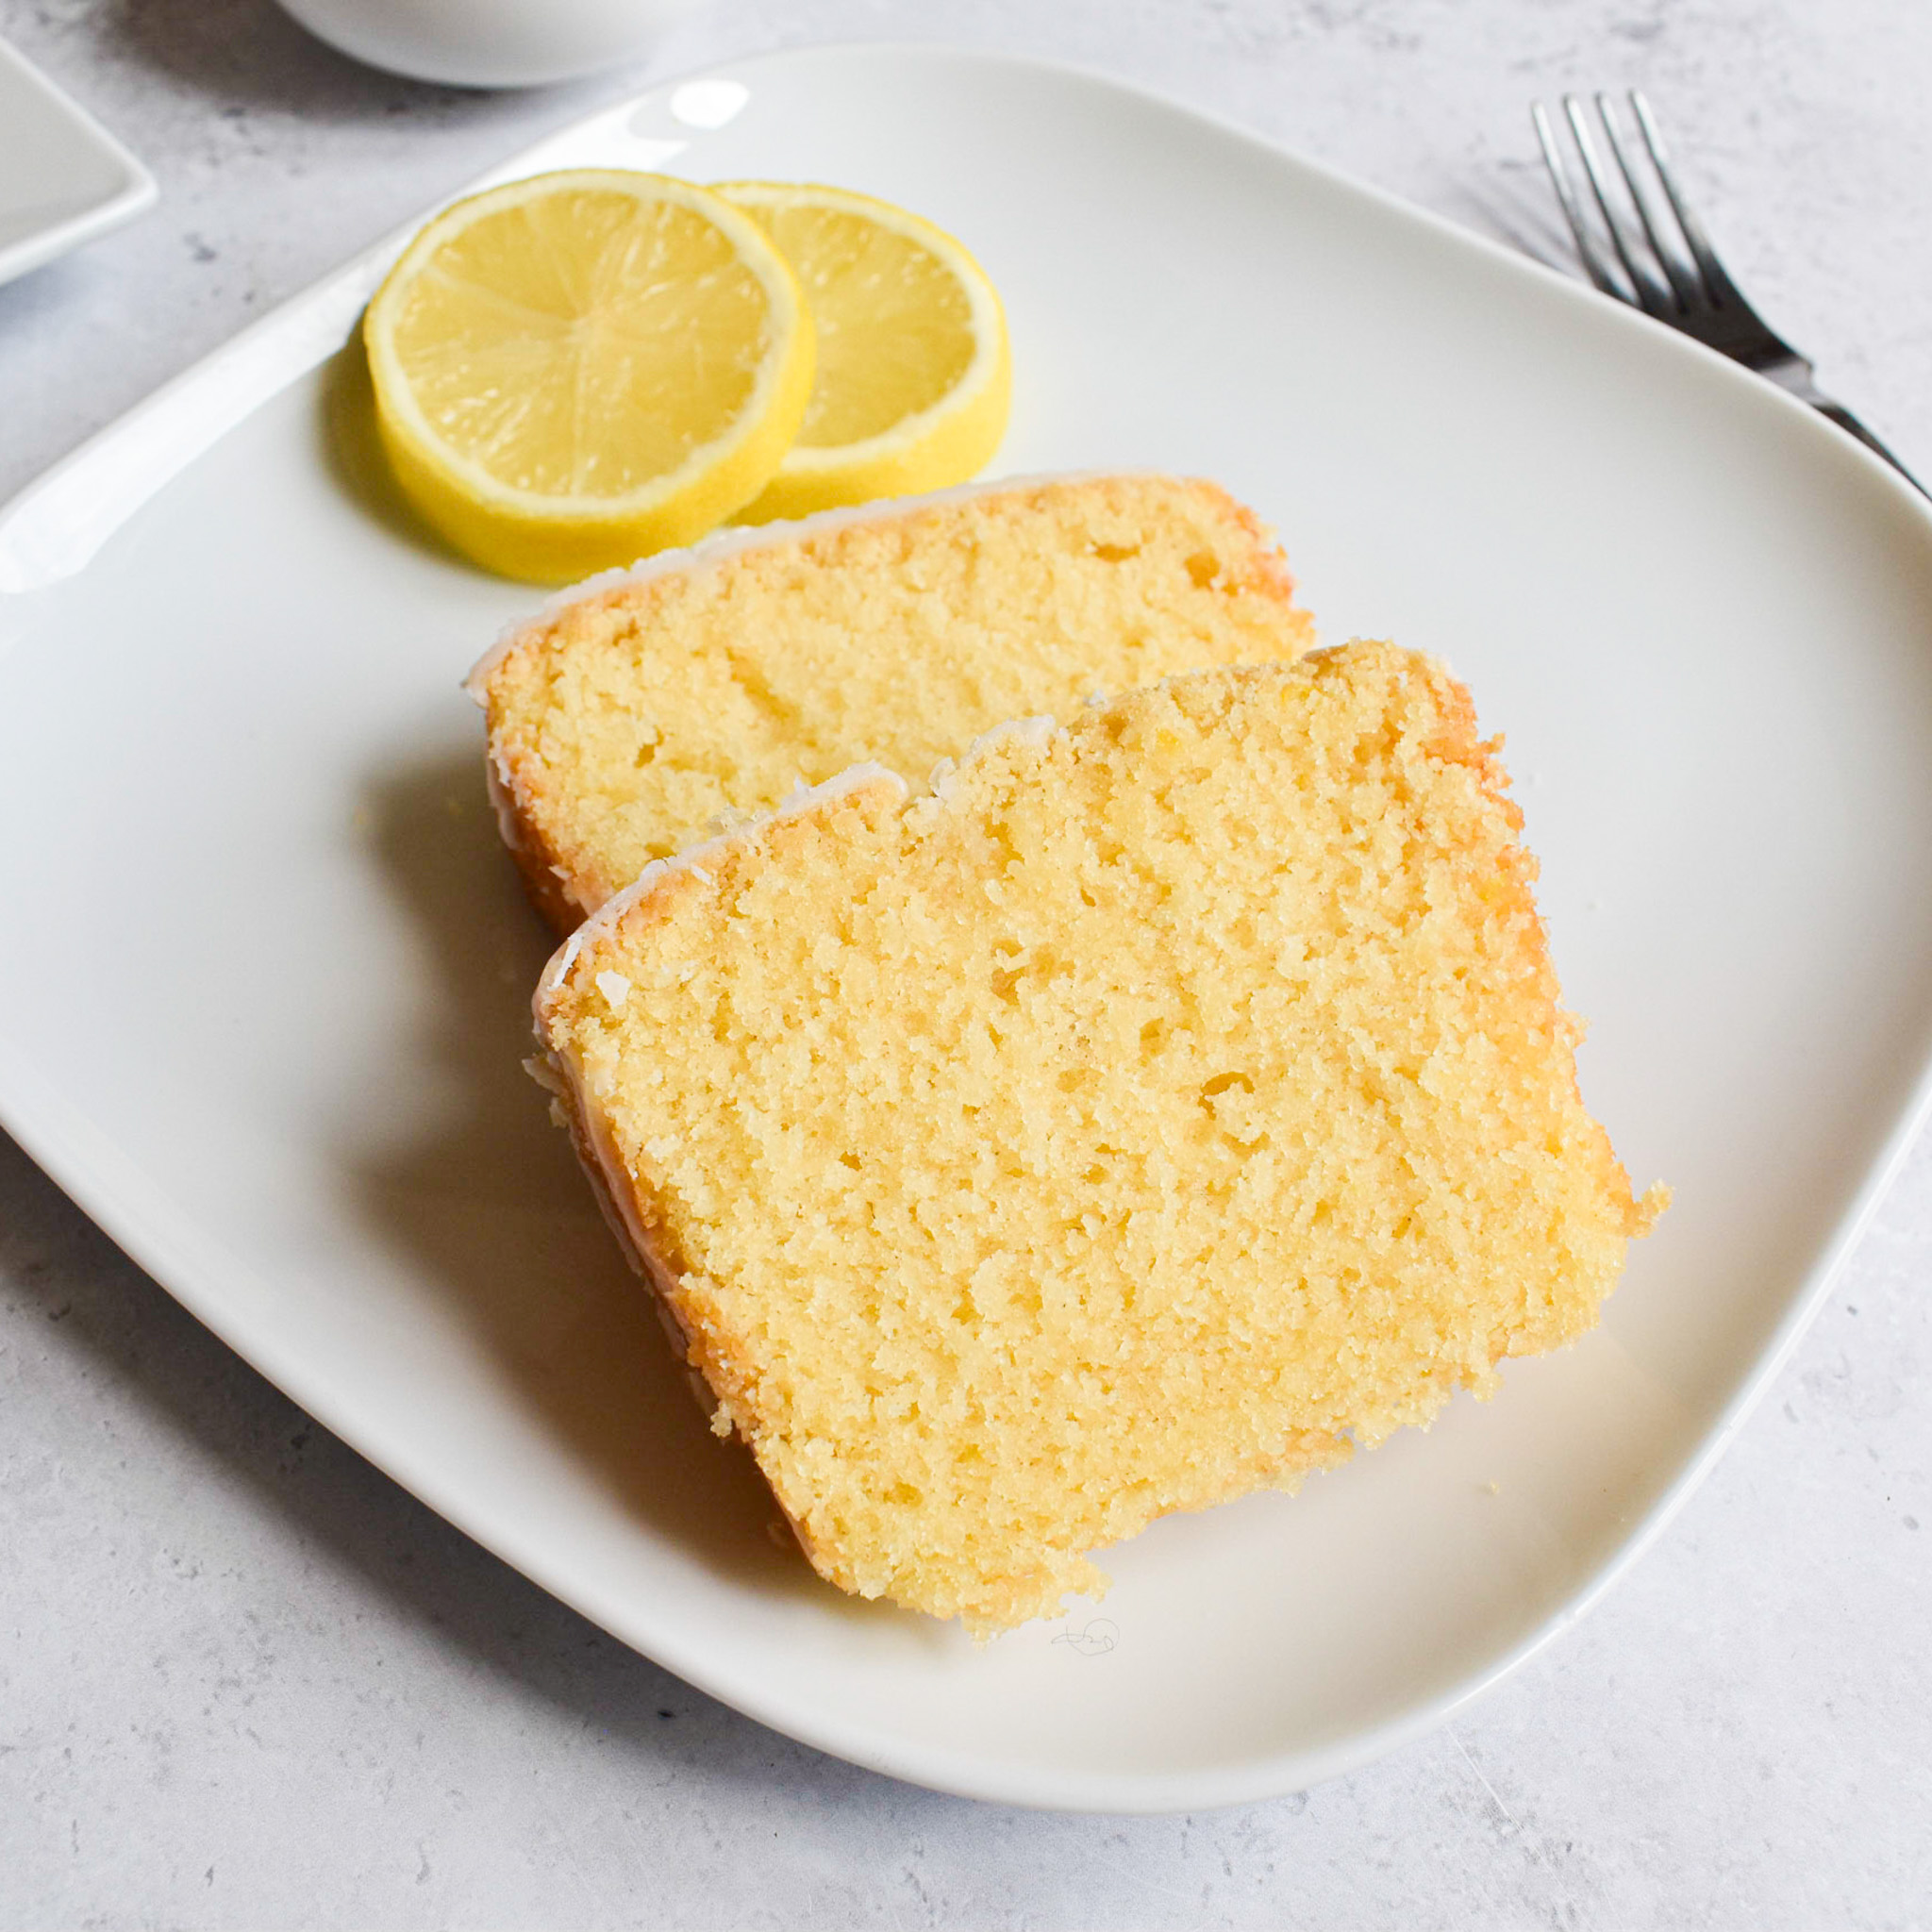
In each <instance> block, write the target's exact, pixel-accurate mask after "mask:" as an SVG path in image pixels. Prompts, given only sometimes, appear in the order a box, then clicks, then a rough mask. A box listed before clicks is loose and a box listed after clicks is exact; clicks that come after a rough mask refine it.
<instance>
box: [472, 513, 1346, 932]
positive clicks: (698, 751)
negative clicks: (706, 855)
mask: <svg viewBox="0 0 1932 1932" xmlns="http://www.w3.org/2000/svg"><path fill="white" fill-rule="evenodd" d="M1293 590H1294V587H1293V581H1292V579H1291V577H1290V575H1289V573H1288V569H1287V565H1286V563H1285V561H1284V560H1283V558H1282V556H1281V553H1280V551H1279V550H1278V548H1276V546H1275V545H1274V542H1273V541H1272V540H1271V539H1270V538H1269V536H1268V534H1267V532H1266V531H1265V530H1263V529H1262V527H1261V525H1259V523H1258V522H1257V520H1256V518H1255V516H1254V515H1253V513H1252V512H1251V511H1249V510H1247V509H1245V508H1242V506H1241V505H1240V504H1238V503H1236V502H1235V501H1234V500H1233V498H1231V497H1230V496H1228V495H1227V494H1226V492H1225V491H1223V490H1221V489H1220V488H1218V487H1217V486H1216V485H1214V484H1211V483H1206V482H1198V481H1191V480H1183V479H1177V478H1174V477H1167V476H1158V475H1135V476H1101V477H1089V478H1070V479H1060V480H1055V481H1047V482H1036V483H1031V484H1024V485H1017V486H1014V487H1011V488H1006V489H992V490H977V491H967V492H962V493H959V494H956V495H952V496H948V497H941V498H936V499H932V500H925V501H921V500H917V499H915V500H911V501H910V502H908V503H887V504H882V505H879V506H877V507H876V510H875V512H863V513H860V514H859V515H858V516H857V517H856V518H855V517H853V516H852V515H850V514H849V513H834V515H833V516H831V517H829V518H825V519H822V520H808V521H807V522H806V523H804V524H802V525H798V526H796V528H795V531H794V532H793V533H792V534H791V535H790V536H786V535H784V534H782V533H779V534H776V535H774V538H773V539H772V541H768V542H760V543H758V544H756V545H754V546H753V547H751V548H749V549H745V550H741V551H739V552H738V553H737V554H735V555H724V556H721V557H716V558H707V557H706V556H705V555H704V553H703V552H699V553H697V554H695V555H694V556H693V557H692V558H691V559H690V561H689V562H688V563H687V564H685V565H684V566H683V567H681V568H676V569H672V570H668V571H663V570H660V571H658V572H646V573H644V574H643V575H641V576H640V577H639V578H638V579H637V580H635V581H630V582H621V583H619V584H617V585H614V586H611V587H608V588H607V589H604V590H601V591H594V590H593V591H590V592H588V593H587V594H586V595H585V596H584V597H582V598H580V599H577V600H575V601H574V602H571V603H569V604H567V605H566V606H565V607H564V608H561V609H560V610H558V611H556V612H554V613H553V614H551V615H550V616H548V617H546V618H543V619H540V620H539V621H538V622H537V623H535V624H533V625H530V626H528V627H527V628H526V629H525V631H524V632H522V633H521V634H520V635H519V636H518V637H517V638H516V639H515V640H514V641H512V642H511V644H510V646H509V648H508V650H506V651H504V652H503V653H502V654H501V655H500V656H499V657H498V658H496V659H495V660H494V661H493V662H491V664H490V665H489V666H488V668H487V669H486V670H485V671H484V672H483V674H482V675H481V676H480V677H479V680H478V682H479V685H480V691H479V695H480V696H481V698H482V701H483V704H484V708H485V710H486V712H487V714H488V719H489V728H490V746H491V764H492V770H493V772H494V774H495V779H496V783H497V786H498V790H499V795H500V796H501V797H502V798H503V800H504V802H505V804H506V807H507V810H508V824H507V830H508V832H509V833H510V842H511V847H512V850H513V851H514V852H516V853H517V856H518V859H519V863H520V864H521V865H522V867H523V869H524V873H525V879H526V881H527V882H528V884H529V886H530V888H531V891H532V893H533V895H534V896H535V897H536V899H537V901H538V903H539V904H540V906H541V907H542V908H543V909H544V911H545V913H546V914H547V915H548V916H549V917H550V918H551V919H552V921H553V922H554V923H555V924H558V926H559V927H560V928H561V929H564V930H568V929H569V928H570V927H571V926H573V925H575V924H576V922H577V920H579V919H580V918H581V917H582V916H583V915H584V913H586V912H588V911H591V910H593V909H594V908H596V907H597V906H598V905H600V904H601V903H602V902H603V901H604V900H605V899H606V898H608V896H609V895H610V894H611V893H612V892H614V891H618V890H619V889H620V888H621V887H623V886H625V885H628V884H629V883H630V881H631V880H632V879H634V878H635V877H636V876H637V875H638V874H639V873H640V872H641V871H642V870H643V868H644V866H645V865H646V864H647V863H649V862H650V861H651V860H652V859H655V858H663V857H665V856H666V855H668V854H670V853H672V852H675V851H676V850H678V849H679V848H680V847H681V846H683V845H685V844H687V843H689V842H691V841H692V840H693V839H695V838H697V837H700V836H702V835H703V833H704V832H705V830H706V829H707V827H708V826H709V825H710V824H713V823H714V822H716V821H718V820H720V819H721V818H725V817H728V816H729V815H731V814H734V813H739V814H742V813H757V812H758V811H762V810H765V809H767V808H770V807H772V806H774V805H775V804H776V803H777V802H778V801H779V800H780V799H781V798H783V797H784V796H785V795H786V794H787V793H788V792H789V791H791V790H792V789H793V788H794V787H795V786H797V785H798V784H799V783H801V782H803V783H805V784H807V785H815V784H817V783H819V782H820V781H822V780H824V779H826V778H829V777H831V776H833V775H834V774H836V773H838V772H841V771H842V770H844V769H845V768H846V767H847V766H849V765H853V764H857V763H861V762H864V761H865V760H867V759H874V758H875V759H877V760H879V761H880V762H882V763H884V764H886V765H888V766H890V767H891V769H892V770H894V771H896V772H900V773H902V774H905V775H906V776H907V777H908V779H912V780H914V781H923V780H924V777H925V776H926V774H927V773H928V772H930V770H931V769H932V767H933V766H934V765H935V764H936V763H937V762H938V761H939V760H940V759H941V758H952V757H957V756H958V754H959V752H960V751H961V750H963V749H964V747H965V746H966V745H967V744H969V743H970V742H971V741H973V739H974V737H975V736H976V735H977V734H978V733H980V732H982V731H984V730H986V729H988V728H989V727H990V726H991V725H993V724H998V723H999V722H1000V721H1001V720H1002V719H1007V718H1013V717H1021V716H1025V715H1030V714H1034V713H1049V714H1051V715H1053V716H1055V717H1057V718H1061V719H1065V718H1067V717H1070V716H1071V715H1072V714H1073V713H1074V711H1075V710H1077V709H1078V708H1080V706H1081V705H1082V704H1083V703H1084V702H1085V701H1086V700H1087V698H1088V697H1089V696H1090V695H1091V694H1092V693H1093V692H1095V691H1121V690H1126V689H1130V688H1132V687H1134V686H1137V685H1142V684H1151V683H1154V682H1157V681H1158V679H1160V678H1163V677H1166V676H1168V675H1172V674H1174V673H1176V672H1182V671H1191V670H1200V669H1206V668H1209V667H1212V666H1216V665H1223V664H1233V663H1241V662H1257V661H1267V660H1272V659H1276V658H1292V657H1295V656H1297V655H1298V654H1299V653H1300V652H1301V651H1303V650H1305V649H1307V646H1308V645H1309V644H1310V643H1311V642H1312V641H1313V634H1312V631H1311V628H1310V625H1309V620H1308V618H1307V613H1306V612H1304V611H1302V610H1301V609H1299V608H1297V607H1296V606H1295V604H1294V602H1293Z"/></svg>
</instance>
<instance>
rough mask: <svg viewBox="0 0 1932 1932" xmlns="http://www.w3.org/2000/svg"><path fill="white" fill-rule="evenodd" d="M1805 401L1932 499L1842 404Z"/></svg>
mask: <svg viewBox="0 0 1932 1932" xmlns="http://www.w3.org/2000/svg"><path fill="white" fill-rule="evenodd" d="M1805 400H1806V401H1807V402H1808V403H1809V404H1810V405H1811V407H1812V408H1814V409H1816V410H1817V411H1818V413H1819V414H1820V415H1821V416H1828V417H1830V418H1831V420H1832V421H1833V422H1834V423H1836V424H1837V425H1838V426H1839V427H1840V429H1842V430H1844V431H1845V432H1846V433H1847V434H1848V435H1851V436H1856V437H1857V439H1858V441H1860V442H1862V443H1863V444H1864V445H1865V447H1866V448H1867V449H1869V450H1870V451H1871V452H1872V454H1873V455H1874V456H1875V457H1883V458H1885V460H1886V461H1887V462H1888V463H1890V465H1891V467H1892V468H1893V469H1894V470H1896V471H1897V472H1898V473H1899V475H1901V476H1903V477H1904V478H1905V479H1906V481H1907V483H1909V484H1910V485H1911V486H1912V488H1913V489H1914V490H1916V491H1918V492H1919V494H1920V495H1921V496H1924V497H1927V498H1932V490H1927V489H1926V488H1925V486H1924V484H1923V483H1921V482H1920V481H1919V479H1918V478H1917V477H1916V476H1915V475H1912V473H1911V472H1910V471H1909V470H1908V469H1907V468H1906V466H1905V465H1904V464H1903V463H1902V462H1900V461H1899V459H1898V458H1896V457H1895V456H1893V455H1892V453H1891V452H1890V450H1889V449H1887V448H1886V446H1885V445H1884V444H1883V443H1882V442H1880V441H1879V440H1878V439H1877V438H1876V437H1875V436H1874V435H1873V434H1872V432H1871V431H1870V430H1869V429H1867V428H1866V427H1865V425H1863V424H1862V423H1860V422H1859V421H1858V419H1857V417H1856V416H1855V415H1853V414H1852V412H1851V411H1850V410H1849V409H1848V408H1845V406H1844V405H1843V404H1842V403H1834V402H1830V401H1828V400H1827V399H1826V398H1825V397H1824V396H1817V395H1813V396H1807V397H1806V399H1805Z"/></svg>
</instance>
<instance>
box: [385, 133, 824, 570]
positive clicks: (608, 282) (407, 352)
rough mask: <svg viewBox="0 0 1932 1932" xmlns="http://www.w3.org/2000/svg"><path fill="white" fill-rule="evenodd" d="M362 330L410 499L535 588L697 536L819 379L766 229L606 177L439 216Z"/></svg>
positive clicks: (767, 459)
mask: <svg viewBox="0 0 1932 1932" xmlns="http://www.w3.org/2000/svg"><path fill="white" fill-rule="evenodd" d="M362 332H363V339H364V341H365V342H366V343H367V345H368V351H369V368H370V374H371V376H372V378H373V380H374V384H375V404H376V420H377V423H378V425H379V426H380V429H381V432H382V438H383V441H384V443H385V445H386V446H387V448H388V450H389V454H390V458H391V461H392V462H393V464H394V466H395V471H396V475H397V477H398V478H399V480H400V481H401V483H402V486H403V488H404V490H405V491H406V492H407V493H408V496H409V497H410V498H411V499H412V500H413V501H414V503H415V504H416V506H417V508H419V509H421V510H422V512H423V514H424V515H425V517H427V518H428V519H429V521H430V522H431V523H432V524H434V525H436V527H437V528H438V529H440V530H441V532H442V533H443V535H444V536H446V537H447V538H449V540H450V541H452V542H453V543H455V544H456V546H457V547H458V549H459V550H461V551H463V552H464V553H465V554H466V555H468V556H470V557H472V558H475V560H476V561H477V562H479V563H481V564H483V565H485V566H487V567H488V568H489V569H491V570H495V571H501V572H503V573H504V574H505V575H509V576H516V577H525V578H528V579H530V580H532V581H534V582H537V583H568V582H571V581H573V580H575V578H577V577H581V576H584V575H587V574H588V573H590V572H591V571H594V570H599V569H603V568H605V567H607V566H608V565H611V564H624V563H629V562H631V561H632V560H633V559H634V558H638V557H641V556H642V555H644V554H645V553H646V552H648V551H652V550H659V549H663V548H664V547H666V546H667V545H670V544H675V543H688V542H690V541H691V540H692V539H694V538H696V537H699V536H701V535H702V534H703V533H704V532H705V531H706V530H708V529H709V528H710V527H711V526H712V525H714V524H717V523H719V522H720V521H722V520H723V519H724V518H725V517H727V516H729V515H731V513H732V512H733V511H734V510H737V509H739V508H742V507H743V506H744V505H745V504H748V503H749V502H751V500H752V499H753V498H754V497H756V496H757V495H758V493H759V492H760V491H762V490H763V489H764V488H765V486H766V484H767V482H768V481H769V480H770V479H771V478H772V477H773V476H774V475H775V474H776V473H777V470H778V466H779V463H780V462H781V461H782V459H783V458H784V455H785V452H786V450H787V449H788V448H789V447H790V446H791V441H792V439H793V438H794V437H795V436H796V435H797V433H798V430H799V427H800V425H802V424H803V423H804V421H805V416H806V410H807V408H808V403H809V401H810V398H811V392H812V391H811V381H812V339H813V331H812V324H811V318H810V315H809V312H808V308H807V307H806V304H805V301H804V299H803V296H802V293H801V291H800V289H799V285H798V281H797V279H796V277H795V276H794V275H792V273H791V270H790V268H789V267H788V266H787V265H786V263H785V260H784V258H783V256H782V255H781V254H780V252H779V251H778V250H777V249H776V248H775V247H774V246H773V244H772V242H770V240H769V239H768V238H767V237H766V235H765V233H764V231H763V230H762V228H761V227H760V226H759V225H758V223H757V222H755V221H753V220H751V219H750V218H749V217H748V216H747V215H745V214H744V213H743V212H742V211H741V209H739V208H734V207H733V206H732V205H731V204H730V203H729V202H726V201H724V200H722V199H721V198H720V197H719V196H717V195H715V194H711V193H708V192H706V191H705V190H703V189H701V188H694V187H692V186H691V184H690V183H688V182H684V181H674V180H670V179H667V178H665V177H663V176H661V175H638V174H627V173H622V172H619V171H617V170H614V169H600V168H587V169H579V170H574V171H572V172H569V173H566V174H559V175H538V176H536V177H535V178H533V179H530V180H526V181H515V182H511V183H510V184H509V185H508V186H507V187H503V188H494V189H491V190H490V191H489V192H486V193H483V194H478V195H475V196H473V197H472V198H471V199H469V200H467V201H461V202H458V203H457V204H456V206H455V207H454V208H447V209H445V210H444V211H443V212H442V213H441V215H439V216H438V217H437V218H436V219H435V220H434V221H433V222H431V223H430V224H429V225H427V226H426V227H425V229H424V230H423V232H422V233H421V234H420V235H418V236H417V237H416V239H415V240H414V241H413V242H411V243H410V244H409V246H408V249H407V250H406V251H405V252H404V254H403V258H402V259H401V260H400V261H398V262H397V263H396V265H395V267H394V268H393V269H392V270H391V272H390V275H389V279H388V280H387V281H386V282H384V283H383V285H382V287H381V289H380V290H379V291H377V293H376V296H375V301H373V302H372V303H371V304H370V305H369V312H368V314H367V316H366V317H365V318H364V319H363V327H362Z"/></svg>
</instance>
